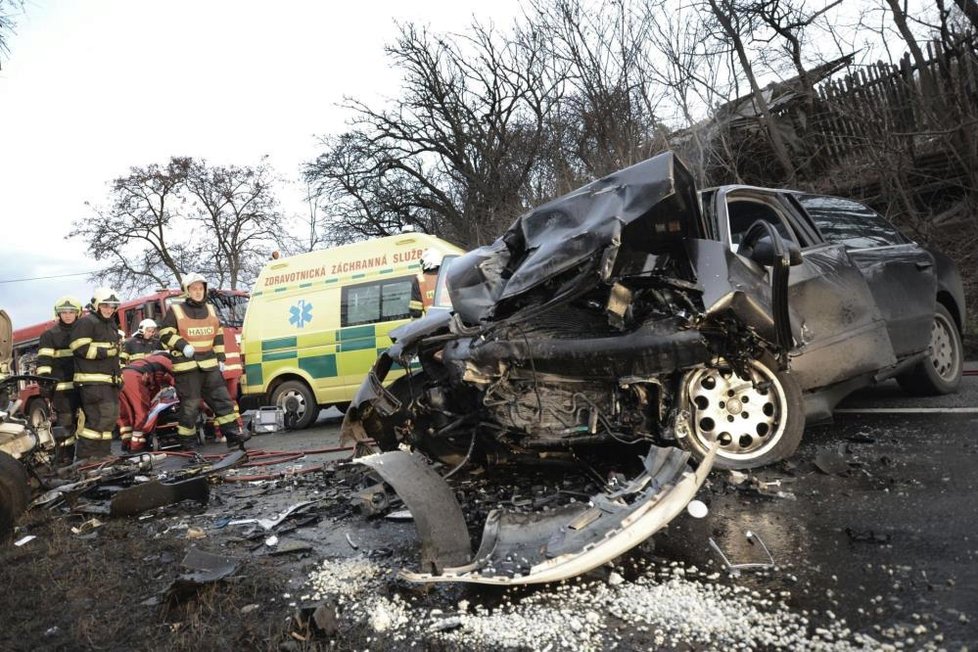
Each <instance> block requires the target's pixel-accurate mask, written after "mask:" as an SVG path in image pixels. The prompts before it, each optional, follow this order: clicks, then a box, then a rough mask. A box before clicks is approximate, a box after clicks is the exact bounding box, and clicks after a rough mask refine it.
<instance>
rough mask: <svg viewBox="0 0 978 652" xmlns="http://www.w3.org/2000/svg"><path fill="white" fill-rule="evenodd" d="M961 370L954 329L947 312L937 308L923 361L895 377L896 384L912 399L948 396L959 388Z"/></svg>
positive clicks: (961, 356)
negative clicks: (915, 397)
mask: <svg viewBox="0 0 978 652" xmlns="http://www.w3.org/2000/svg"><path fill="white" fill-rule="evenodd" d="M963 368H964V347H963V346H962V345H961V334H960V333H959V332H958V326H957V324H956V323H955V322H954V318H953V317H952V316H951V313H950V312H949V311H948V309H947V308H945V307H944V306H942V305H941V304H937V309H936V310H935V311H934V323H933V324H932V325H931V332H930V344H928V346H927V355H926V357H924V359H922V360H921V361H920V362H918V363H917V364H915V365H914V366H913V367H912V368H911V369H909V370H908V371H905V372H904V373H902V374H900V375H898V376H897V382H898V383H900V387H902V388H903V390H904V391H905V392H907V393H908V394H913V395H914V396H938V395H940V394H951V393H953V392H956V391H957V390H958V385H960V384H961V372H962V370H963Z"/></svg>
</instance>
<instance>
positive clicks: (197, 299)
mask: <svg viewBox="0 0 978 652" xmlns="http://www.w3.org/2000/svg"><path fill="white" fill-rule="evenodd" d="M183 289H184V292H185V293H186V300H185V301H184V302H183V303H173V304H172V305H171V306H170V310H169V311H168V312H167V313H166V316H165V317H164V318H163V325H162V327H161V328H160V339H161V341H162V342H163V345H164V346H165V347H166V348H168V349H170V350H171V351H173V384H174V386H175V387H176V389H177V395H178V396H179V397H180V422H179V426H178V427H177V434H179V435H180V438H181V441H182V446H183V447H184V448H186V449H193V448H195V447H196V445H197V415H198V414H199V413H200V401H201V399H203V400H204V401H205V402H206V403H207V405H208V406H210V408H211V410H212V411H213V412H214V423H215V424H216V425H218V426H220V427H221V430H222V432H223V433H224V434H225V436H226V437H227V444H228V448H234V447H235V446H240V447H241V448H242V449H243V448H244V442H245V441H247V440H248V439H250V438H251V433H248V432H246V431H243V430H242V429H241V427H240V426H239V425H238V410H237V408H236V407H235V405H234V401H233V400H232V399H231V395H230V394H229V393H228V389H227V385H225V383H224V377H223V376H222V375H221V372H222V371H223V368H224V331H223V324H221V321H220V319H218V317H217V311H216V310H215V309H214V306H213V305H211V304H210V303H207V281H206V280H205V279H204V277H203V276H201V275H200V274H196V273H193V274H187V275H186V276H184V277H183Z"/></svg>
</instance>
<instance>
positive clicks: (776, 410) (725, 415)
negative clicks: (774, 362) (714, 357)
mask: <svg viewBox="0 0 978 652" xmlns="http://www.w3.org/2000/svg"><path fill="white" fill-rule="evenodd" d="M750 375H751V379H749V380H747V379H744V378H741V377H739V376H738V375H737V374H736V373H734V371H733V370H732V369H731V368H730V367H729V366H728V365H725V364H723V365H720V366H719V367H706V368H703V369H697V370H695V371H693V372H692V373H691V374H690V376H689V377H688V379H687V383H686V388H685V389H686V395H687V397H688V399H689V405H690V412H691V426H692V430H693V436H694V437H695V438H696V439H697V440H698V442H699V445H700V447H701V448H703V449H704V450H705V449H707V448H709V445H710V443H711V442H712V441H713V439H714V438H716V439H717V440H718V441H719V442H720V447H719V449H718V451H717V455H719V456H721V457H726V458H728V459H733V460H743V461H747V460H751V459H754V458H757V457H760V456H762V455H764V454H765V453H767V452H768V451H769V450H770V449H771V448H773V447H774V446H775V445H776V444H777V442H778V440H779V439H780V437H781V434H782V433H783V432H784V422H785V419H786V415H785V414H784V406H785V405H786V403H787V398H786V396H785V393H784V388H783V387H782V386H781V383H780V382H779V381H778V379H777V378H776V377H775V376H774V375H773V374H772V373H771V372H770V370H768V369H767V368H766V367H764V366H762V365H760V364H759V363H757V362H756V361H751V363H750Z"/></svg>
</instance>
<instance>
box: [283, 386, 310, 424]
mask: <svg viewBox="0 0 978 652" xmlns="http://www.w3.org/2000/svg"><path fill="white" fill-rule="evenodd" d="M278 407H280V408H282V410H283V411H287V410H288V409H289V408H294V411H295V413H296V414H297V415H298V417H299V419H302V417H303V416H305V414H306V407H307V406H306V399H305V397H304V396H303V395H302V394H301V393H299V392H297V391H295V390H289V391H287V392H285V393H283V394H281V395H280V396H279V397H278Z"/></svg>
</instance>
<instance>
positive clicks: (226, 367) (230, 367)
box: [224, 364, 241, 371]
mask: <svg viewBox="0 0 978 652" xmlns="http://www.w3.org/2000/svg"><path fill="white" fill-rule="evenodd" d="M240 369H241V365H239V364H226V365H224V371H239V370H240Z"/></svg>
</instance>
